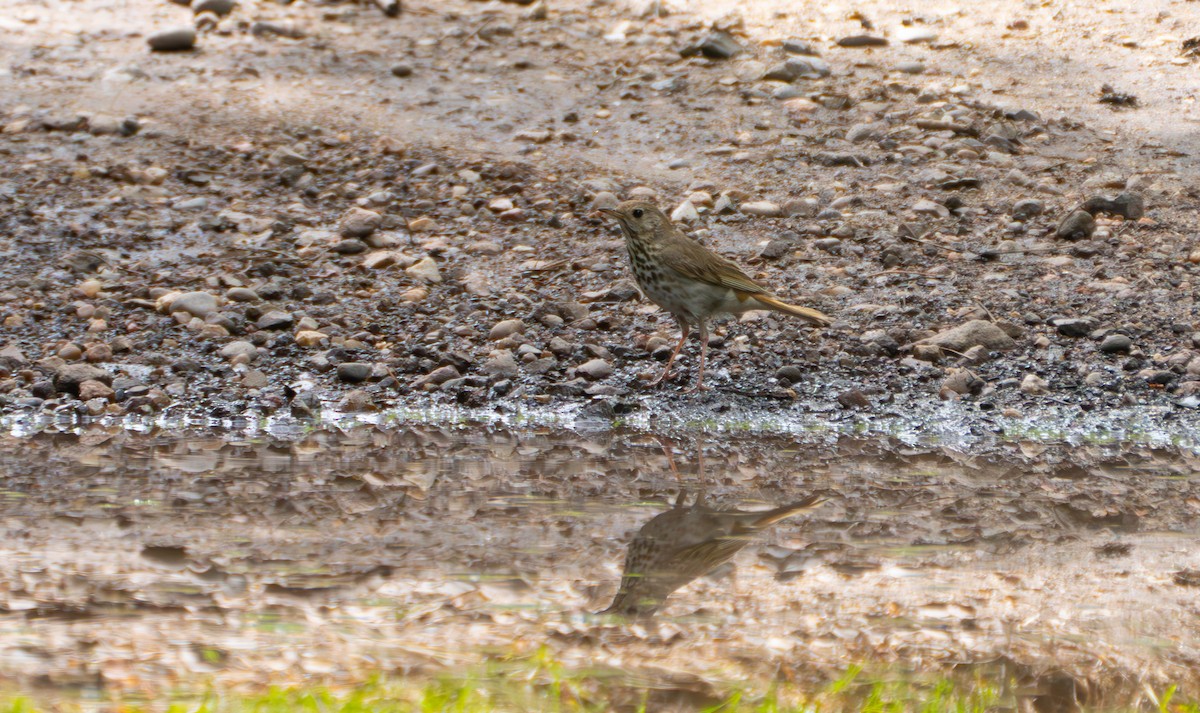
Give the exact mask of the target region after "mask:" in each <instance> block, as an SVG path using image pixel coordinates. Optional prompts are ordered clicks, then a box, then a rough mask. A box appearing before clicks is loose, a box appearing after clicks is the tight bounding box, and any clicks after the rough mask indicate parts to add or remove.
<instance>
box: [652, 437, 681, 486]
mask: <svg viewBox="0 0 1200 713" xmlns="http://www.w3.org/2000/svg"><path fill="white" fill-rule="evenodd" d="M654 438H655V440H657V441H658V445H659V447H661V448H662V452H663V455H665V456H666V457H667V465H669V466H671V473H672V475H674V476H675V482H677V483H678V482H682V481H683V478H681V477H679V469H678V468H676V467H675V454H674V453H672V452H671V450H672V447H671V442H670V441H668V440H667V439H666V438H665V437H663V436H655V437H654Z"/></svg>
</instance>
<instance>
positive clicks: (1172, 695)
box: [0, 655, 1200, 713]
mask: <svg viewBox="0 0 1200 713" xmlns="http://www.w3.org/2000/svg"><path fill="white" fill-rule="evenodd" d="M1039 695H1043V696H1044V695H1045V693H1044V692H1039V691H1037V690H1036V689H1032V690H1031V689H1028V688H1026V689H1025V690H1022V689H1021V688H1020V687H1018V686H1016V685H1015V684H1014V682H1012V681H1006V680H1004V679H1002V678H987V677H980V676H976V677H974V678H962V677H956V678H954V679H951V678H946V677H920V676H896V675H889V674H888V673H886V672H877V673H875V674H868V673H865V672H864V670H863V668H862V667H860V666H853V667H851V668H850V669H849V670H847V671H846V672H845V673H844V674H843V675H842V676H841V677H840V678H839V679H837V680H835V681H833V682H830V683H827V684H824V685H821V686H814V687H813V688H811V689H809V690H805V689H804V688H803V687H801V686H798V685H792V684H777V685H772V686H771V687H769V688H754V687H744V688H743V687H738V686H728V685H727V686H726V687H725V688H724V689H723V690H720V689H717V688H715V687H713V686H712V685H709V684H707V683H704V682H702V681H700V680H699V679H695V680H692V679H688V682H680V683H679V684H677V685H670V684H666V683H664V682H663V681H661V680H658V681H650V680H647V679H645V677H643V676H638V675H636V674H628V673H623V672H619V671H588V670H568V669H567V668H566V667H564V666H563V665H562V664H560V663H558V662H555V661H553V660H551V659H549V658H548V657H546V656H544V655H539V656H535V657H532V658H529V659H525V660H522V661H509V662H499V663H495V664H491V665H488V666H486V667H481V668H479V669H478V670H475V671H471V672H470V673H469V674H467V675H458V676H455V675H450V674H444V675H441V676H437V677H433V678H424V679H404V678H377V679H373V680H369V681H366V682H364V683H362V684H360V685H358V686H356V687H353V688H333V687H325V686H322V685H313V686H304V687H288V688H271V689H269V690H267V691H265V692H258V693H244V692H238V691H230V690H221V689H219V688H215V687H210V688H208V689H206V690H201V691H191V692H180V693H177V694H175V695H172V696H167V697H166V698H165V699H162V700H144V699H133V698H131V699H122V698H119V697H118V698H111V699H108V698H101V697H94V696H93V697H81V696H77V697H75V698H73V699H64V698H63V697H61V696H58V695H54V694H53V693H52V692H44V694H24V695H17V694H13V695H7V696H6V695H3V694H0V713H434V712H437V713H442V712H444V711H453V712H456V713H507V712H509V711H511V712H514V713H529V712H533V711H538V712H556V713H558V712H562V713H575V712H589V713H590V712H592V711H595V712H596V713H600V712H607V711H630V712H633V711H637V712H639V713H640V712H645V713H654V712H656V711H704V712H708V713H793V712H795V713H850V712H851V711H854V712H856V713H906V712H908V711H917V712H919V713H1000V712H1004V711H1023V710H1043V709H1044V708H1043V707H1042V705H1036V704H1043V705H1047V706H1049V708H1045V709H1047V710H1089V711H1090V710H1095V711H1104V712H1106V713H1124V712H1125V711H1129V712H1132V711H1158V712H1159V713H1200V705H1198V704H1196V703H1192V702H1182V701H1181V700H1180V699H1181V698H1182V696H1180V695H1177V692H1176V690H1175V687H1174V686H1172V687H1169V688H1167V689H1166V690H1164V691H1161V692H1157V693H1156V692H1153V691H1150V690H1149V689H1146V690H1145V691H1144V693H1143V694H1142V695H1140V696H1139V700H1137V701H1129V702H1127V703H1125V704H1122V703H1120V702H1112V703H1110V704H1108V705H1100V706H1098V707H1095V708H1091V707H1084V708H1073V707H1071V706H1072V705H1073V704H1074V702H1073V701H1070V702H1068V701H1047V700H1043V701H1036V700H1034V699H1035V697H1036V696H1039ZM1031 704H1034V705H1031ZM1059 706H1066V707H1059Z"/></svg>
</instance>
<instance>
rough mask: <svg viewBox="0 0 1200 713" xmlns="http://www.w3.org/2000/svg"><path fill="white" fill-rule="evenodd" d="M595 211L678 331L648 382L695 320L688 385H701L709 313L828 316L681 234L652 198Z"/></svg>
mask: <svg viewBox="0 0 1200 713" xmlns="http://www.w3.org/2000/svg"><path fill="white" fill-rule="evenodd" d="M598 212H600V213H601V214H603V215H606V216H609V217H611V218H613V219H614V220H616V221H617V224H618V225H619V226H620V227H621V232H622V233H623V234H624V236H625V247H626V248H627V249H628V252H629V264H630V267H631V268H632V269H633V275H634V278H636V279H637V283H638V286H639V287H641V290H642V292H643V293H644V294H645V295H646V296H647V297H649V298H650V300H651V301H652V302H654V303H655V304H657V305H658V306H659V307H662V308H663V309H665V310H666V311H667V312H670V313H671V315H672V316H673V317H674V318H675V321H676V322H677V323H678V324H679V328H680V330H681V332H682V333H681V334H680V336H679V343H678V344H676V345H675V350H674V351H672V352H671V356H670V357H669V358H668V359H667V366H666V368H665V369H663V373H662V376H660V377H658V379H656V380H655V381H653V382H651V384H650V386H657V385H658V384H661V383H662V382H663V381H665V380H666V379H667V378H668V377H669V376H670V374H671V365H672V364H673V363H674V362H675V357H677V356H679V351H680V350H681V349H683V344H684V342H685V341H686V340H687V338H688V335H689V334H691V330H692V325H695V326H696V327H697V329H698V331H699V333H700V361H699V367H698V372H699V373H698V375H697V376H696V385H695V386H693V387H692V389H690V390H691V391H703V390H706V389H707V387H705V386H704V385H703V384H704V361H705V358H706V356H707V354H708V322H709V320H710V319H712V318H713V317H714V316H717V315H720V314H741V313H743V312H748V311H750V310H756V309H762V310H772V311H775V312H781V313H783V314H790V315H793V316H796V317H800V318H801V319H804V320H805V321H807V322H810V323H812V324H815V325H817V326H825V325H828V324H829V323H830V321H831V320H830V319H829V317H827V316H825V315H824V314H822V313H821V312H818V311H817V310H815V309H810V308H808V307H800V306H797V305H791V304H788V303H786V302H783V301H782V300H780V299H779V298H778V297H776V296H775V295H773V294H772V293H771V292H770V291H768V290H767V289H766V288H765V287H763V286H762V285H759V284H758V283H757V282H755V281H754V280H752V279H751V278H750V277H749V276H748V275H746V273H745V272H743V271H742V269H741V268H739V267H738V266H737V265H736V264H734V263H733V262H732V261H730V260H728V259H726V258H724V257H721V256H720V255H717V254H716V253H714V252H713V251H711V250H709V249H708V248H706V247H704V246H703V245H701V244H700V243H698V242H696V241H695V240H693V239H691V238H689V237H688V236H686V235H684V234H683V232H682V231H680V230H679V229H678V228H677V227H676V226H675V225H674V224H673V223H672V222H671V219H670V218H668V217H667V216H666V214H664V213H663V212H662V211H661V210H659V209H658V208H657V207H656V206H655V205H654V204H652V203H649V202H647V201H640V200H632V201H625V202H623V203H621V204H619V205H617V207H616V208H600V209H598Z"/></svg>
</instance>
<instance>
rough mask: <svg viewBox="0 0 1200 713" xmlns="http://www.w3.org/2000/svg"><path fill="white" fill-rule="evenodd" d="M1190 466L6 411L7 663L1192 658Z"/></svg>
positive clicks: (1150, 460)
mask: <svg viewBox="0 0 1200 713" xmlns="http://www.w3.org/2000/svg"><path fill="white" fill-rule="evenodd" d="M1196 466H1197V463H1196V462H1195V460H1194V459H1191V458H1190V457H1189V456H1186V455H1179V454H1172V453H1165V452H1160V451H1154V450H1149V449H1141V450H1137V449H1133V450H1128V451H1125V452H1120V451H1117V450H1113V449H1100V448H1097V449H1087V448H1066V447H1064V448H1062V449H1055V448H1052V447H1046V446H1034V445H1026V446H1020V447H1018V446H1014V447H1013V448H1012V449H1011V450H1010V451H1009V452H1008V454H1007V455H1004V456H992V457H986V458H985V457H980V456H971V455H967V454H961V453H956V452H953V451H949V450H941V449H912V448H904V447H902V446H898V445H895V444H888V443H884V442H865V441H854V440H849V439H842V440H840V441H838V442H837V443H835V444H832V445H828V446H826V447H814V446H812V445H808V444H803V443H800V442H792V441H789V440H788V439H786V438H781V437H770V438H764V437H754V436H744V437H739V436H732V435H729V434H720V435H712V434H710V435H706V436H697V435H695V434H692V435H688V436H683V437H678V438H676V439H673V440H672V439H664V438H660V437H655V436H654V435H651V434H647V433H641V432H622V431H605V432H601V433H598V434H588V435H581V434H579V433H577V432H572V431H569V430H564V429H553V428H542V429H525V430H522V429H512V428H505V427H498V426H484V425H477V426H454V427H438V426H413V427H395V426H393V427H388V428H383V427H375V426H367V425H361V426H357V427H353V428H345V429H340V428H333V427H324V428H318V429H315V430H312V431H307V432H296V433H294V434H291V435H288V436H283V437H272V436H255V437H254V438H240V439H239V437H237V436H233V435H229V434H213V433H210V432H195V433H178V432H176V433H173V434H166V433H161V434H160V433H148V434H135V433H131V432H127V431H120V430H112V431H104V430H93V431H88V432H85V433H83V434H50V433H43V434H39V435H36V436H33V437H29V438H12V437H9V438H6V439H4V440H2V441H0V534H2V536H3V537H2V539H0V679H3V680H4V681H7V682H8V683H10V684H15V685H17V686H21V687H35V688H40V689H54V690H57V691H60V692H64V694H66V693H70V694H73V695H82V696H93V697H95V696H103V695H105V693H106V692H113V691H116V692H120V691H128V690H137V691H140V692H141V694H142V695H146V696H153V695H155V692H156V691H163V690H168V689H171V688H172V687H177V686H180V685H185V684H186V683H187V682H188V681H189V680H192V679H194V678H197V677H205V680H218V681H220V682H222V683H228V684H243V683H246V684H253V683H266V682H274V683H286V682H288V681H296V682H298V681H303V680H312V678H313V677H319V678H322V679H323V680H330V681H352V680H355V679H357V678H359V677H364V676H368V675H370V674H371V673H373V672H378V671H383V672H385V673H388V674H396V675H404V674H412V673H431V672H437V671H446V670H454V669H456V668H461V667H465V666H470V665H472V664H475V663H478V662H479V661H481V660H485V659H487V658H488V657H495V656H506V655H513V654H520V653H528V652H531V651H534V650H536V649H538V648H541V647H549V648H550V649H551V650H552V651H553V652H554V655H555V656H556V657H557V658H558V659H560V660H562V661H564V662H566V663H567V664H568V665H578V666H587V667H597V666H599V667H608V668H611V669H613V670H615V671H625V672H631V671H636V672H638V675H639V676H641V677H643V678H647V677H648V678H649V679H654V678H655V677H659V678H664V677H665V678H671V680H675V678H677V677H679V676H684V677H690V678H689V680H691V679H696V680H709V679H719V678H727V679H739V678H758V679H767V680H769V679H772V678H779V677H781V676H782V677H793V678H798V679H801V680H805V679H812V680H821V679H823V678H827V677H831V676H836V675H837V673H838V672H839V671H842V670H844V669H845V668H846V666H848V665H850V664H853V663H859V662H882V663H884V664H887V665H890V666H895V667H897V668H898V669H904V670H929V669H931V668H933V669H937V668H940V667H949V666H952V665H953V666H960V667H961V666H963V665H980V666H994V665H996V663H997V662H1003V663H1004V664H1005V665H1008V666H1012V667H1015V668H1014V670H1021V671H1025V672H1027V673H1029V674H1030V675H1035V674H1038V673H1039V672H1045V671H1049V670H1065V671H1069V672H1071V675H1073V676H1078V677H1079V678H1080V680H1083V679H1084V678H1086V677H1091V678H1092V679H1093V680H1098V681H1100V682H1101V684H1096V685H1107V684H1104V683H1103V682H1115V681H1124V680H1125V679H1123V678H1120V677H1122V676H1124V677H1127V678H1128V677H1129V676H1133V677H1134V678H1133V679H1132V680H1133V681H1134V683H1135V684H1136V682H1137V681H1138V680H1141V679H1145V680H1151V681H1154V682H1157V681H1159V680H1168V681H1171V682H1175V683H1182V682H1187V681H1191V680H1192V679H1194V678H1196V677H1197V674H1196V671H1197V670H1200V625H1198V623H1197V622H1198V619H1197V616H1196V615H1197V613H1200V596H1198V592H1200V588H1198V587H1196V586H1193V585H1194V584H1197V583H1200V575H1197V574H1195V572H1196V571H1200V548H1197V546H1196V542H1197V540H1196V535H1197V531H1198V530H1200V525H1198V524H1197V521H1196V516H1197V514H1198V513H1200V487H1198V483H1200V479H1198V478H1197V467H1196ZM698 501H699V503H700V504H699V505H697V502H698ZM631 543H632V544H631ZM631 547H632V551H633V553H634V554H633V556H630V551H631ZM605 610H608V611H610V612H613V614H598V613H599V612H603V611H605ZM615 614H620V615H622V616H616V615H615ZM1139 677H1141V678H1139ZM1113 685H1115V684H1113Z"/></svg>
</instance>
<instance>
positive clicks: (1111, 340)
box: [1100, 334, 1133, 354]
mask: <svg viewBox="0 0 1200 713" xmlns="http://www.w3.org/2000/svg"><path fill="white" fill-rule="evenodd" d="M1132 348H1133V340H1132V339H1130V338H1129V337H1127V336H1125V335H1124V334H1110V335H1108V336H1107V337H1105V338H1104V341H1103V342H1100V351H1102V352H1104V353H1105V354H1120V353H1124V352H1128V351H1129V350H1130V349H1132Z"/></svg>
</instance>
